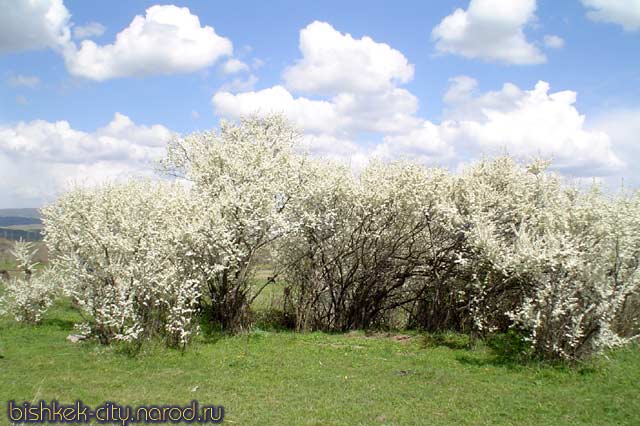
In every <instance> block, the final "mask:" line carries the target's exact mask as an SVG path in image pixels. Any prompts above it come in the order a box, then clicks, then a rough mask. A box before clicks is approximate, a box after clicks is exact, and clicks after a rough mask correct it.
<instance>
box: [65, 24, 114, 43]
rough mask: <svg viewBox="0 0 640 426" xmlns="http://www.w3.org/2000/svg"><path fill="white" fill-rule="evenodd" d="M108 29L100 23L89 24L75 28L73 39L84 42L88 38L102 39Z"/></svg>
mask: <svg viewBox="0 0 640 426" xmlns="http://www.w3.org/2000/svg"><path fill="white" fill-rule="evenodd" d="M106 29H107V28H106V27H105V26H104V25H102V24H101V23H99V22H89V23H88V24H85V25H78V26H74V27H73V38H75V39H76V40H84V39H86V38H92V37H100V36H101V35H102V34H104V32H105V31H106Z"/></svg>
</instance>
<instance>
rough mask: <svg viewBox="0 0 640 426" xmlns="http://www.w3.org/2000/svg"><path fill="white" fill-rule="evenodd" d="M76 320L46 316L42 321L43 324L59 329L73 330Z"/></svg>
mask: <svg viewBox="0 0 640 426" xmlns="http://www.w3.org/2000/svg"><path fill="white" fill-rule="evenodd" d="M75 324H76V321H74V320H71V319H63V318H45V319H44V320H43V321H42V325H44V326H48V327H55V328H57V329H59V330H73V327H74V325H75Z"/></svg>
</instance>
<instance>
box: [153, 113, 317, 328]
mask: <svg viewBox="0 0 640 426" xmlns="http://www.w3.org/2000/svg"><path fill="white" fill-rule="evenodd" d="M299 137H300V135H299V133H298V132H297V130H296V129H295V128H293V127H292V126H290V125H289V124H288V123H287V122H286V121H285V120H284V119H283V118H282V117H279V116H272V117H267V118H256V117H250V118H246V119H243V120H242V121H241V122H240V123H239V124H238V125H235V124H232V123H227V122H223V123H222V125H221V128H220V131H219V132H217V133H214V132H209V133H194V134H191V135H189V136H187V137H186V138H184V139H178V140H175V141H174V142H173V143H172V144H170V145H169V147H168V153H167V157H166V158H165V159H164V161H163V163H162V165H163V169H164V171H165V172H166V173H169V174H172V175H179V176H181V177H183V178H184V179H186V180H188V181H189V182H191V183H192V197H193V198H195V199H196V200H198V201H197V203H198V206H199V210H198V213H197V214H198V216H200V217H201V218H203V220H201V221H199V228H198V229H197V231H196V232H194V233H193V234H192V235H193V238H192V239H191V240H190V248H189V251H188V256H189V262H190V265H191V267H190V270H189V273H188V277H189V278H190V279H193V280H194V281H197V282H199V283H200V287H201V288H202V291H203V294H204V296H205V299H204V305H206V306H204V307H205V309H207V310H208V311H209V314H210V315H209V317H210V318H211V319H212V320H213V321H215V322H218V323H219V324H220V325H221V326H222V327H223V328H224V329H229V330H237V329H240V328H243V327H245V326H247V325H248V324H247V321H248V315H247V311H248V308H249V304H250V302H251V300H252V299H253V298H255V297H256V296H257V294H258V293H259V292H260V288H255V287H254V286H252V282H253V280H252V271H253V268H254V266H255V262H256V259H257V257H258V256H259V255H260V254H261V253H264V252H265V250H267V249H268V248H270V247H271V246H273V243H274V242H275V241H277V240H278V239H279V238H281V237H282V236H284V235H287V233H288V232H290V230H291V229H292V228H293V227H294V226H295V224H294V223H293V222H292V221H290V220H289V219H290V218H289V217H288V216H287V211H288V209H289V205H290V204H291V203H292V202H293V200H294V199H295V198H296V197H298V196H300V195H301V187H302V184H303V182H304V177H303V166H304V164H305V157H304V156H303V155H300V154H297V153H296V151H295V149H296V147H297V146H298V144H299Z"/></svg>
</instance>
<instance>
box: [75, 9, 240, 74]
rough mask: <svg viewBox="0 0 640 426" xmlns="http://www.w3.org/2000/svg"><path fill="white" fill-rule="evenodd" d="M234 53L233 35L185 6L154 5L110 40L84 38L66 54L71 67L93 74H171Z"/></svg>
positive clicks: (200, 67)
mask: <svg viewBox="0 0 640 426" xmlns="http://www.w3.org/2000/svg"><path fill="white" fill-rule="evenodd" d="M232 53H233V46H232V44H231V41H229V40H228V39H226V38H224V37H221V36H219V35H218V34H216V32H215V30H214V29H213V28H212V27H210V26H201V25H200V19H199V18H198V17H197V16H196V15H193V14H192V13H191V12H190V11H189V9H188V8H186V7H176V6H173V5H168V6H152V7H150V8H148V9H147V10H146V14H145V16H140V15H137V16H136V17H135V18H134V19H133V20H132V21H131V23H130V24H129V26H128V27H127V28H125V29H124V30H122V31H121V32H120V33H118V35H117V36H116V40H115V42H114V43H112V44H107V45H98V44H96V43H95V42H93V41H91V40H84V41H83V42H82V43H81V44H80V47H79V48H77V47H76V46H75V45H72V44H71V45H69V46H67V48H65V51H64V56H65V61H66V64H67V68H68V70H69V72H70V73H72V74H74V75H77V76H81V77H85V78H89V79H92V80H107V79H110V78H117V77H125V76H142V75H150V74H173V73H186V72H192V71H196V70H198V69H202V68H205V67H208V66H210V65H212V64H213V63H215V62H216V61H217V60H218V59H219V58H221V57H223V56H228V55H231V54H232Z"/></svg>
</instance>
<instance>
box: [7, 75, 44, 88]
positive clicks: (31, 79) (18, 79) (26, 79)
mask: <svg viewBox="0 0 640 426" xmlns="http://www.w3.org/2000/svg"><path fill="white" fill-rule="evenodd" d="M7 82H8V83H9V86H11V87H27V88H29V89H35V88H36V87H38V86H39V85H40V78H39V77H37V76H35V75H20V74H18V75H14V76H12V77H9V79H8V81H7Z"/></svg>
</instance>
